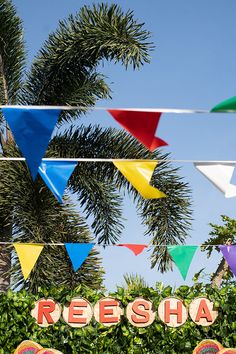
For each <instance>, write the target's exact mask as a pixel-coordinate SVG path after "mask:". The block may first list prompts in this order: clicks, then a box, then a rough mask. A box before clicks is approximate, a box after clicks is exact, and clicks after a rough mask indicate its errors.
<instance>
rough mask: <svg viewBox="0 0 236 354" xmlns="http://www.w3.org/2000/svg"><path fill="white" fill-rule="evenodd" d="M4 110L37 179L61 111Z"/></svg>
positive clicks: (37, 109)
mask: <svg viewBox="0 0 236 354" xmlns="http://www.w3.org/2000/svg"><path fill="white" fill-rule="evenodd" d="M2 112H3V114H4V117H5V119H6V121H7V123H8V125H9V127H10V128H11V131H12V133H13V135H14V138H15V140H16V143H17V145H18V146H19V148H20V150H21V152H22V154H23V156H24V157H25V159H26V162H27V164H28V167H29V169H30V172H31V175H32V178H33V179H35V178H36V176H37V173H38V167H39V165H40V163H41V160H42V158H43V156H44V154H45V151H46V150H47V147H48V143H49V140H50V138H51V135H52V132H53V129H54V127H55V125H56V123H57V119H58V116H59V114H60V112H61V111H60V110H59V109H39V108H32V107H30V108H25V107H23V108H19V107H17V108H10V107H6V108H2Z"/></svg>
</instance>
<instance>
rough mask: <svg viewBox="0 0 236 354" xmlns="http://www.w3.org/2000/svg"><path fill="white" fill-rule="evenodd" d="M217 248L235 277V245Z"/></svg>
mask: <svg viewBox="0 0 236 354" xmlns="http://www.w3.org/2000/svg"><path fill="white" fill-rule="evenodd" d="M219 248H220V250H221V252H222V254H223V256H224V259H225V260H226V262H227V263H228V265H229V267H230V269H231V271H232V273H233V274H234V276H235V277H236V245H230V246H229V245H220V246H219Z"/></svg>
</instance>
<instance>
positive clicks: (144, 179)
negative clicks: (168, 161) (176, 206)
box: [113, 160, 166, 199]
mask: <svg viewBox="0 0 236 354" xmlns="http://www.w3.org/2000/svg"><path fill="white" fill-rule="evenodd" d="M113 164H114V165H115V166H116V168H118V170H119V171H120V172H121V173H122V174H123V175H124V176H125V177H126V178H127V180H128V181H129V182H130V183H131V184H132V185H133V187H134V188H135V189H137V191H138V192H139V193H140V194H141V195H142V197H143V198H146V199H155V198H164V197H166V194H165V193H163V192H160V191H159V190H158V189H157V188H155V187H152V186H150V185H149V182H150V180H151V178H152V174H153V171H154V169H155V167H156V165H157V162H154V161H145V160H141V161H140V160H139V161H122V160H114V161H113Z"/></svg>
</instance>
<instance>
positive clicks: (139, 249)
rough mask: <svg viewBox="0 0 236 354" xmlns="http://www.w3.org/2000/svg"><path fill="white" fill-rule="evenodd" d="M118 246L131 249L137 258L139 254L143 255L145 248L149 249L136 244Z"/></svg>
mask: <svg viewBox="0 0 236 354" xmlns="http://www.w3.org/2000/svg"><path fill="white" fill-rule="evenodd" d="M116 246H121V247H127V248H129V249H130V250H131V251H132V252H134V254H135V256H137V255H138V254H140V253H142V252H143V250H144V248H146V247H147V245H136V244H134V243H120V244H118V245H116Z"/></svg>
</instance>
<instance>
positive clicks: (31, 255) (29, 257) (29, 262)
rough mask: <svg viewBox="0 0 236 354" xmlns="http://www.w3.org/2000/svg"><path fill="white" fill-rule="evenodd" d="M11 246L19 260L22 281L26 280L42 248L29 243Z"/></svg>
mask: <svg viewBox="0 0 236 354" xmlns="http://www.w3.org/2000/svg"><path fill="white" fill-rule="evenodd" d="M13 246H14V247H15V250H16V253H17V255H18V258H19V261H20V265H21V269H22V273H23V276H24V279H25V280H26V279H27V278H28V276H29V275H30V272H31V270H32V269H33V268H34V265H35V263H36V262H37V259H38V258H39V256H40V253H41V252H42V250H43V247H44V246H43V245H40V244H31V243H26V244H23V243H13Z"/></svg>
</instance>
